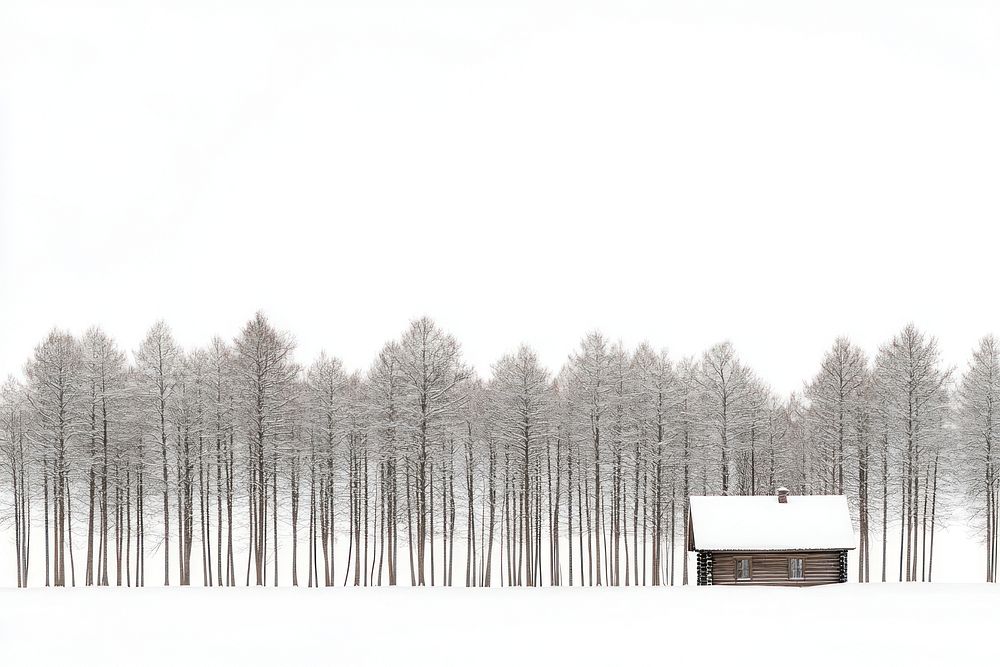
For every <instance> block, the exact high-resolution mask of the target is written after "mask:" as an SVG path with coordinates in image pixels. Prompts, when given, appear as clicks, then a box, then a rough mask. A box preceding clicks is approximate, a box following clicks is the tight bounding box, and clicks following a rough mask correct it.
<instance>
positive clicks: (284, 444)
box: [0, 314, 1000, 586]
mask: <svg viewBox="0 0 1000 667" xmlns="http://www.w3.org/2000/svg"><path fill="white" fill-rule="evenodd" d="M293 351H294V343H293V339H292V337H291V336H290V335H289V334H288V333H285V332H282V331H280V330H277V329H276V328H275V327H273V326H272V325H271V324H270V323H269V322H268V320H267V319H266V318H265V317H264V316H263V315H262V314H257V315H256V316H255V317H254V318H253V319H251V320H250V321H249V322H248V323H247V324H246V326H245V327H244V328H243V330H242V331H241V332H240V333H239V335H238V336H237V337H236V338H235V339H234V340H233V341H225V340H223V339H221V338H215V339H213V340H212V341H211V342H210V343H209V344H208V345H207V346H205V347H204V348H198V349H192V350H184V349H182V348H181V347H180V346H179V345H178V344H177V343H176V341H175V340H174V338H173V337H172V335H171V332H170V329H169V328H168V326H167V325H166V324H165V323H162V322H160V323H157V324H156V325H154V326H153V327H152V328H151V329H150V331H149V332H148V334H147V335H146V337H145V338H144V340H143V341H142V342H141V344H140V345H139V346H138V348H137V349H136V350H135V351H134V352H133V353H132V354H126V353H125V351H123V350H122V349H121V348H120V347H119V346H118V344H117V343H116V342H115V341H114V340H112V339H111V338H110V337H109V336H108V335H107V334H105V333H104V332H103V331H101V330H100V329H99V328H92V329H90V330H88V331H87V332H85V333H84V334H83V335H82V337H79V338H77V337H74V336H73V335H71V334H70V333H67V332H63V331H58V330H54V331H52V332H51V333H50V334H49V335H48V336H47V337H46V338H45V340H43V341H42V342H41V343H40V344H39V345H38V346H37V347H36V348H35V350H34V354H33V355H32V356H31V358H30V359H29V360H28V362H27V364H26V366H25V369H24V374H23V378H22V379H20V380H19V379H15V378H11V379H9V380H8V381H7V382H6V384H5V385H4V386H3V388H2V392H0V466H2V467H0V484H2V487H0V488H2V491H3V499H4V500H3V504H2V505H0V516H2V518H3V521H4V522H5V523H6V524H7V525H9V526H10V528H11V529H12V532H13V549H14V552H15V554H16V559H15V563H16V569H17V572H16V575H17V583H18V585H19V586H26V585H27V584H28V581H29V579H28V575H29V571H30V570H32V568H43V569H44V583H45V585H55V586H65V585H80V584H85V585H104V586H106V585H117V586H142V585H145V584H146V583H147V576H148V577H150V579H149V580H148V581H149V582H150V583H156V584H160V583H162V584H165V585H170V584H181V585H189V584H192V583H200V584H202V585H206V586H234V585H238V584H241V585H251V584H256V585H279V584H291V585H297V586H332V585H395V584H410V585H448V586H450V585H453V584H454V583H456V581H457V582H458V583H459V584H464V585H465V586H500V585H502V586H519V585H524V586H537V585H571V586H578V585H579V586H582V585H612V586H618V585H654V586H659V585H674V584H675V583H685V584H686V583H688V582H689V572H688V564H687V558H686V557H685V548H684V545H685V543H686V538H687V534H686V533H687V516H686V512H687V503H686V498H687V496H688V495H690V494H713V493H721V494H773V493H774V492H775V490H776V488H777V487H778V486H782V485H784V486H787V487H789V488H790V489H792V491H793V493H798V494H813V493H843V494H847V495H848V496H849V498H850V501H851V505H852V508H853V511H854V516H855V520H856V526H857V530H858V535H859V549H858V550H857V551H856V552H855V557H856V562H857V573H858V580H859V581H870V580H882V581H885V580H887V579H890V580H891V579H898V580H901V581H917V580H920V581H925V580H927V581H929V580H931V579H932V577H933V562H934V561H933V557H934V536H935V531H936V529H937V528H938V527H940V525H941V522H942V520H943V519H946V518H947V516H948V514H949V510H948V501H950V500H954V499H962V500H963V502H964V503H965V505H966V506H967V510H968V513H969V514H971V520H972V521H973V522H975V524H976V525H977V526H978V527H979V528H980V529H981V531H982V534H983V536H984V541H985V559H986V571H985V575H986V578H987V580H988V581H993V580H994V579H995V574H996V565H997V548H996V547H997V509H998V507H997V458H998V456H997V453H996V450H997V447H998V446H1000V443H998V442H997V441H996V437H997V436H998V435H1000V405H998V399H1000V344H998V343H997V341H996V340H994V339H993V338H992V337H987V338H984V339H983V340H982V341H981V343H980V345H979V347H978V348H977V349H976V350H975V352H974V354H973V356H972V360H971V362H970V364H969V367H968V369H967V371H966V372H965V373H964V374H963V375H962V376H961V377H958V376H956V375H954V374H953V373H952V372H951V371H950V370H949V369H946V368H944V367H943V365H942V362H941V358H940V354H939V351H938V347H937V343H936V341H935V340H934V339H933V338H930V337H928V336H926V335H925V334H923V333H922V332H920V331H919V330H917V329H916V328H915V327H914V326H912V325H911V326H907V327H906V328H905V329H903V330H902V331H901V332H900V333H899V334H898V335H896V336H895V337H893V338H892V339H891V340H890V341H888V342H887V343H886V344H885V345H883V346H882V347H881V348H880V349H879V350H878V353H877V354H876V356H875V358H874V359H869V358H868V357H867V356H866V354H865V353H864V351H862V350H861V349H860V348H859V347H857V346H856V345H853V344H851V343H850V342H849V341H847V340H846V339H837V340H836V341H835V342H834V344H833V346H832V347H831V349H830V350H829V351H828V352H827V353H826V354H825V355H824V356H823V358H822V359H821V360H820V363H819V367H818V369H817V370H816V374H815V376H814V378H813V379H812V381H811V382H810V383H809V384H808V385H807V386H806V387H805V388H804V391H803V392H802V393H801V394H793V395H792V396H789V397H781V396H777V395H776V394H775V393H774V392H773V391H771V390H770V389H769V388H768V386H767V385H766V383H765V382H763V380H762V379H761V378H760V377H759V376H758V375H757V374H755V373H754V372H753V371H752V370H751V369H750V368H748V367H747V366H746V365H745V364H744V363H743V362H741V360H740V359H739V358H738V356H737V354H736V352H735V350H734V349H733V347H732V346H731V345H730V344H729V343H722V344H719V345H715V346H713V347H711V348H710V349H708V350H707V351H705V352H704V353H703V354H702V355H701V356H700V357H698V358H684V359H679V360H674V359H671V358H670V357H669V356H668V355H667V354H666V353H665V352H662V351H658V350H656V349H654V348H652V347H650V346H649V345H647V344H642V345H639V346H638V347H637V348H636V349H633V350H629V349H626V348H625V347H623V346H622V345H620V344H617V343H613V342H610V341H608V340H607V339H605V338H604V337H603V336H602V335H601V334H599V333H596V332H595V333H589V334H587V335H586V336H585V337H584V338H583V340H582V341H581V342H580V345H579V347H578V349H577V350H576V351H574V352H573V353H572V354H570V356H569V357H568V359H567V361H566V363H565V364H564V366H563V367H562V368H561V369H560V370H559V372H558V374H557V375H555V376H553V375H552V374H551V373H550V372H549V371H548V370H546V369H545V368H544V367H542V366H541V364H540V363H539V361H538V359H537V357H536V356H535V354H534V353H533V352H532V351H531V350H530V349H528V348H526V347H522V348H520V349H518V350H517V351H516V352H514V353H512V354H509V355H506V356H504V357H502V358H500V359H499V360H498V361H497V362H496V363H495V364H494V366H493V368H492V376H491V377H490V378H489V379H484V378H479V377H477V376H476V374H475V373H474V372H473V371H472V370H471V369H470V368H469V366H467V365H466V364H465V362H464V361H463V359H462V355H461V349H460V347H459V344H458V343H457V342H456V341H455V339H454V338H453V337H451V336H450V335H448V334H447V333H445V332H444V331H442V330H441V329H440V328H438V327H437V326H436V325H435V324H434V323H433V322H432V321H431V320H429V319H427V318H424V319H419V320H416V321H414V322H412V323H411V324H410V326H409V328H408V329H407V330H406V331H405V332H404V333H403V334H402V335H401V336H400V337H399V339H398V340H394V341H392V342H389V343H388V344H386V345H385V347H384V348H383V349H382V350H381V352H380V353H379V354H378V356H377V358H376V359H375V360H374V362H373V363H372V365H371V367H370V368H369V369H368V370H367V371H366V372H364V373H361V372H351V371H348V370H346V369H345V368H344V367H343V364H342V363H341V362H340V361H339V360H337V359H336V358H331V357H327V356H325V355H321V356H320V357H319V358H318V359H315V360H314V361H313V362H312V363H311V364H310V365H308V366H306V367H301V366H299V365H297V363H296V362H295V360H294V358H293ZM39 533H40V534H39ZM303 551H304V553H303ZM39 552H41V553H39ZM873 553H874V555H873ZM153 555H155V556H156V558H157V559H158V560H162V572H159V567H157V571H156V572H153V571H151V570H152V568H147V564H146V560H147V557H150V556H153ZM897 558H898V568H897V567H896V562H895V561H896V560H897ZM873 563H876V564H877V570H876V572H875V573H872V572H871V568H872V564H873ZM303 568H304V569H303ZM897 569H898V571H897ZM161 576H162V578H161ZM154 577H155V579H154ZM39 578H40V577H39Z"/></svg>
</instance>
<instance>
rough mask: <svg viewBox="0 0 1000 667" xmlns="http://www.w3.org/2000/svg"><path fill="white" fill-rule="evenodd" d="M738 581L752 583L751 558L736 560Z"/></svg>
mask: <svg viewBox="0 0 1000 667" xmlns="http://www.w3.org/2000/svg"><path fill="white" fill-rule="evenodd" d="M736 581H750V559H749V558H738V559H737V560H736Z"/></svg>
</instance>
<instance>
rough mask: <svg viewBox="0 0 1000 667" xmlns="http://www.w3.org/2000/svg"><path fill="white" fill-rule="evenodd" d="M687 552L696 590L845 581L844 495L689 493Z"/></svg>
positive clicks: (848, 541)
mask: <svg viewBox="0 0 1000 667" xmlns="http://www.w3.org/2000/svg"><path fill="white" fill-rule="evenodd" d="M688 507H689V510H690V511H689V512H688V541H687V550H688V551H695V552H697V554H698V585H699V586H711V585H719V584H728V585H737V586H744V585H764V586H815V585H818V584H835V583H844V582H846V581H847V552H848V551H850V550H851V549H853V548H854V545H855V538H854V528H853V525H852V524H851V514H850V511H849V509H848V506H847V497H846V496H791V495H789V493H788V490H787V489H784V488H781V489H778V495H777V496H691V497H690V498H689V499H688Z"/></svg>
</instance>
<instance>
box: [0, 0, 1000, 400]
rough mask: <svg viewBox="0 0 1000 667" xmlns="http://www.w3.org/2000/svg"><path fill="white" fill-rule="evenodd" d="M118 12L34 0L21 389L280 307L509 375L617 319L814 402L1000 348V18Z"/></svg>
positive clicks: (0, 74) (9, 133) (530, 6)
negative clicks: (64, 366)
mask: <svg viewBox="0 0 1000 667" xmlns="http://www.w3.org/2000/svg"><path fill="white" fill-rule="evenodd" d="M82 4H85V3H79V2H65V3H57V2H51V1H42V0H27V1H21V0H4V1H3V2H2V3H0V374H4V375H5V374H6V373H8V372H18V371H19V370H20V367H21V364H22V363H23V361H24V359H25V358H26V357H27V356H28V355H29V354H30V353H31V349H32V347H33V346H34V344H35V343H36V342H37V341H38V340H39V339H40V338H41V337H42V336H43V335H44V334H45V333H46V331H47V330H48V329H49V328H51V327H52V326H53V325H59V326H61V327H67V328H69V329H71V330H73V331H75V332H81V331H82V330H83V329H84V328H85V327H86V326H87V325H89V324H92V323H99V324H101V325H103V326H104V327H105V329H106V330H108V331H109V332H110V333H111V334H112V335H114V336H115V337H116V338H117V339H118V340H119V341H120V342H121V343H122V344H123V345H124V346H125V347H127V348H129V349H132V348H134V347H135V345H136V344H137V343H138V341H139V339H140V338H141V336H142V334H143V333H144V331H145V330H146V329H147V328H148V327H149V325H150V324H152V322H153V321H154V320H155V319H157V318H159V317H163V318H166V319H167V320H168V321H169V322H170V324H171V325H172V326H173V328H174V330H175V333H176V334H177V336H178V338H179V339H180V340H181V341H182V342H183V343H184V344H186V345H194V344H200V343H204V342H207V340H208V339H209V337H210V336H211V335H212V334H215V333H219V334H222V335H224V336H226V337H231V336H232V335H234V334H235V333H236V332H237V331H238V328H239V326H240V325H241V324H242V323H243V322H244V321H245V320H246V319H247V318H248V317H249V316H250V315H251V314H252V313H253V311H254V310H256V309H257V308H263V309H264V310H265V311H266V312H267V313H268V314H269V315H270V316H271V317H272V319H273V320H274V322H275V323H276V324H277V325H278V326H280V327H282V328H285V329H288V330H290V331H292V332H293V333H294V334H295V335H296V337H297V339H298V341H299V355H298V356H299V359H300V360H302V361H307V360H308V359H309V358H311V357H312V356H313V355H314V354H316V353H317V352H318V351H319V350H320V349H321V348H325V349H326V350H327V351H328V352H330V353H332V354H336V355H338V356H341V357H342V358H344V360H345V361H346V363H347V364H348V365H349V366H351V367H357V368H366V367H367V366H368V364H369V362H370V360H371V359H372V357H373V356H374V354H375V352H376V351H377V350H378V348H379V347H380V346H381V345H382V344H383V343H384V341H385V340H387V339H389V338H390V337H393V336H396V335H397V334H398V333H399V332H400V331H402V329H403V328H404V327H405V326H406V324H407V322H408V320H409V319H410V318H412V317H414V316H418V315H421V314H425V313H426V314H429V315H431V316H432V317H434V318H435V319H436V320H437V321H438V322H439V323H440V324H441V325H442V326H444V327H445V328H446V329H448V330H450V331H451V332H453V333H454V334H455V335H456V336H457V337H458V338H459V340H460V341H461V342H462V344H463V346H464V349H465V351H466V356H467V358H468V359H469V360H470V361H471V362H472V363H473V364H475V365H476V366H477V368H479V369H480V371H482V372H487V371H488V369H489V365H490V363H491V362H492V361H494V360H495V359H496V358H497V357H498V356H499V355H500V354H502V353H503V352H505V351H508V350H510V349H512V348H513V347H515V346H516V345H517V344H518V343H519V342H522V341H524V342H527V343H530V344H531V345H533V346H534V347H535V348H536V349H537V350H538V351H539V353H540V354H541V356H542V358H543V360H544V361H545V362H546V363H547V364H548V365H549V366H550V367H551V368H552V369H553V370H555V369H556V368H557V367H558V366H559V365H560V364H561V363H562V361H563V360H564V359H565V357H566V355H567V353H568V352H570V350H571V349H572V348H573V347H574V346H575V345H576V343H577V341H578V340H579V338H580V336H581V335H582V334H583V333H584V332H585V331H586V330H588V329H590V328H594V327H597V328H600V329H602V330H603V331H604V332H605V333H606V334H608V335H609V336H610V337H612V338H621V339H622V340H623V341H624V342H626V343H628V344H634V343H636V342H638V341H639V340H641V339H644V338H647V339H649V340H650V341H651V342H653V343H654V344H655V345H657V346H661V345H662V346H666V347H668V348H670V350H671V351H672V352H673V353H674V354H675V355H681V354H693V353H697V352H700V351H701V350H702V349H703V348H705V347H707V346H708V345H710V344H711V343H714V342H717V341H719V340H722V339H724V338H729V339H731V340H732V341H733V342H734V344H735V345H736V346H737V348H738V349H739V351H740V353H741V355H742V356H743V358H744V359H746V360H747V361H748V362H749V363H750V364H752V365H753V366H754V367H755V368H756V369H757V370H758V371H759V372H760V373H761V374H762V375H763V376H764V377H765V378H766V379H768V380H769V381H770V382H771V383H772V385H773V386H774V387H775V388H776V389H778V390H781V391H789V390H793V389H797V388H799V387H800V385H801V382H802V380H803V379H805V378H806V377H808V376H810V375H811V374H812V373H813V372H814V370H815V368H816V365H817V363H818V361H819V357H820V355H821V353H822V352H823V350H824V349H825V348H827V347H828V346H829V345H830V343H831V342H832V340H833V338H834V337H835V336H836V335H838V334H847V335H850V336H851V337H852V338H854V339H855V340H856V341H857V342H859V343H861V344H862V345H863V346H865V347H866V348H868V349H869V350H874V348H875V347H876V346H877V345H878V344H879V343H880V342H882V341H884V340H885V339H886V338H888V337H889V336H890V335H892V334H893V333H894V332H895V331H896V330H898V329H899V328H900V327H902V325H903V324H904V323H905V322H907V321H908V320H914V321H915V322H917V323H918V324H919V325H920V326H921V327H924V328H925V329H927V330H928V331H929V332H931V333H933V334H935V335H937V336H938V337H939V338H940V340H941V343H942V345H943V349H944V351H945V353H946V356H947V359H948V361H949V362H950V363H953V364H956V365H961V366H963V367H964V364H965V358H966V356H967V353H968V351H969V350H970V349H971V347H972V346H973V344H974V343H975V341H976V339H977V338H978V337H979V336H981V335H982V334H984V333H987V332H989V331H996V332H998V333H1000V307H998V306H1000V304H998V303H997V298H996V296H997V292H998V290H997V287H998V271H997V263H996V259H997V249H998V240H1000V230H998V224H997V223H998V222H1000V189H998V184H1000V120H998V119H1000V3H996V2H990V1H985V0H984V1H982V2H964V1H956V0H941V1H940V2H930V1H923V2H920V1H916V0H899V1H895V2H890V1H878V0H858V1H855V0H837V2H829V1H827V2H808V1H805V0H788V1H787V2H777V1H766V0H756V1H755V2H746V3H740V2H719V1H711V0H691V1H689V2H676V1H675V2H655V1H649V2H631V1H622V0H610V1H608V2H594V3H582V2H578V1H577V2H551V1H546V0H525V1H523V2H522V1H511V0H506V1H503V2H496V3H491V4H486V3H480V2H469V1H457V0H456V1H455V2H434V3H424V2H421V3H405V2H396V3H389V2H380V1H377V0H363V1H359V2H357V3H335V2H316V3H302V2H287V1H280V2H279V1H278V0H275V1H274V2H256V3H252V4H253V9H247V8H245V7H244V8H237V3H232V5H231V6H230V5H229V4H228V3H222V2H211V1H209V2H206V1H205V0H199V1H198V2H174V3H153V2H138V1H134V0H133V1H132V2H120V3H115V2H104V3H100V4H101V8H95V7H89V8H82V7H79V6H78V5H82ZM86 4H89V3H86ZM168 4H169V5H171V7H169V8H168V7H167V6H166V5H168ZM246 4H250V3H239V5H246ZM416 5H420V8H416V7H415V6H416Z"/></svg>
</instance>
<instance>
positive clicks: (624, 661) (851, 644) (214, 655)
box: [0, 584, 1000, 667]
mask: <svg viewBox="0 0 1000 667" xmlns="http://www.w3.org/2000/svg"><path fill="white" fill-rule="evenodd" d="M998 623H1000V587H996V586H991V585H986V584H876V585H869V586H860V585H856V584H845V585H840V586H837V585H833V586H825V587H817V588H811V589H788V588H761V587H751V588H727V587H715V588H711V587H705V588H698V587H687V588H679V587H678V588H674V589H667V588H659V589H653V588H645V589H607V588H605V589H565V588H564V589H551V588H547V589H534V590H530V589H493V590H474V589H471V590H470V589H459V588H456V589H450V590H448V589H411V588H397V589H388V588H382V589H367V590H365V589H352V588H347V589H340V588H338V589H312V590H309V589H286V588H279V589H245V588H239V589H215V590H210V589H200V588H192V589H187V590H181V589H177V588H172V589H156V588H147V589H142V590H137V589H132V590H121V589H103V590H101V589H76V590H53V589H28V590H14V589H0V664H4V665H29V664H30V665H39V664H61V665H80V664H88V665H89V664H98V663H101V664H105V665H111V664H133V665H136V664H138V665H151V664H171V665H178V664H182V665H195V664H209V663H210V662H211V663H212V664H216V665H218V664H233V665H249V664H254V665H257V664H266V665H296V664H303V665H306V664H308V665H312V664H338V665H364V664H372V665H403V664H434V665H483V664H487V665H489V664H503V665H506V666H509V665H511V664H518V665H536V664H537V665H560V664H575V665H583V664H588V665H589V664H601V665H639V664H647V665H660V664H662V665H669V664H703V665H737V664H738V665H769V666H771V667H773V666H775V665H783V664H787V665H793V664H808V665H864V664H880V665H893V664H905V665H908V666H913V665H929V664H940V665H961V664H971V663H972V661H973V660H977V661H981V660H982V659H984V658H987V657H988V650H991V647H993V646H995V634H994V633H995V629H996V628H997V627H998ZM985 664H988V663H985Z"/></svg>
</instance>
